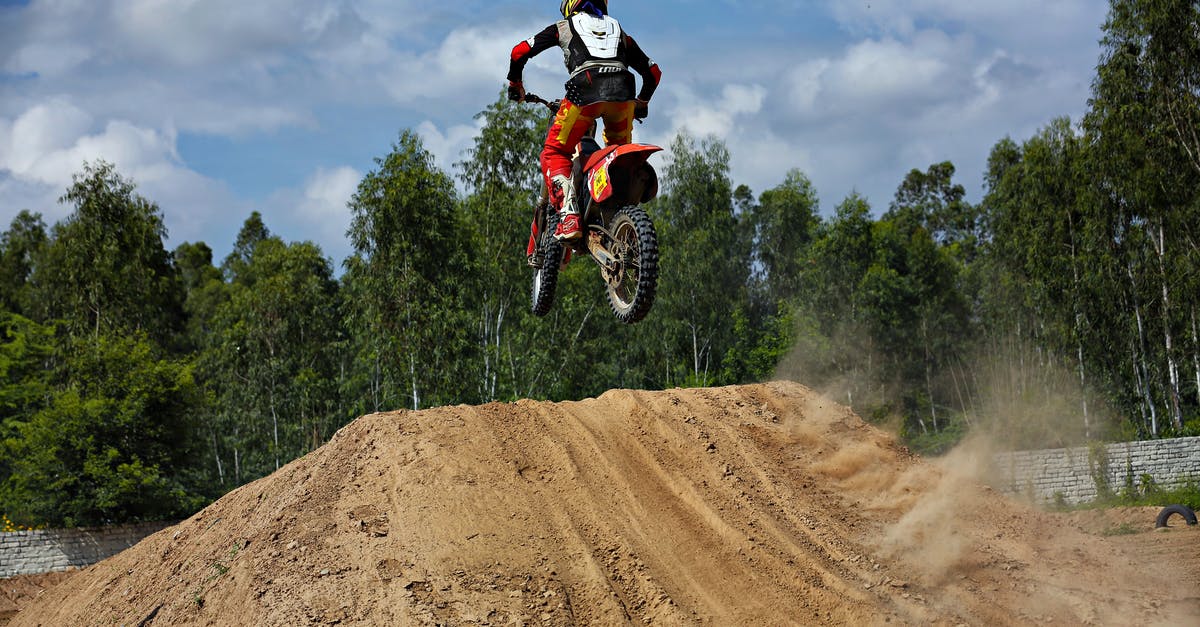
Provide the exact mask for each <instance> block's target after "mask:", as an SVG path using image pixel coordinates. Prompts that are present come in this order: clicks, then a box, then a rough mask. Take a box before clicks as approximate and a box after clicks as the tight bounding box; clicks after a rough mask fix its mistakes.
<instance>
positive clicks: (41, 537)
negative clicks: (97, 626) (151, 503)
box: [0, 522, 174, 579]
mask: <svg viewBox="0 0 1200 627" xmlns="http://www.w3.org/2000/svg"><path fill="white" fill-rule="evenodd" d="M173 524H174V523H169V522H153V523H140V524H136V525H124V526H120V527H95V528H87V529H46V530H39V531H14V532H9V533H0V579H3V578H6V577H16V576H17V575H39V574H42V573H50V572H55V571H62V570H69V569H71V568H83V567H85V566H90V565H92V564H95V563H96V562H99V561H100V560H103V559H105V558H107V557H111V556H113V555H116V554H117V553H120V552H121V551H124V550H125V549H127V548H129V547H131V546H133V545H135V544H137V543H138V542H141V541H142V539H143V538H145V537H146V536H149V535H150V534H152V533H155V532H157V531H159V530H162V529H165V528H166V527H169V526H171V525H173Z"/></svg>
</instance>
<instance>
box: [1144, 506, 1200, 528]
mask: <svg viewBox="0 0 1200 627" xmlns="http://www.w3.org/2000/svg"><path fill="white" fill-rule="evenodd" d="M1175 514H1179V515H1180V516H1183V519H1184V520H1185V521H1187V524H1189V525H1194V524H1196V512H1194V511H1192V508H1190V507H1188V506H1186V505H1168V506H1166V507H1164V508H1163V509H1162V511H1161V512H1159V513H1158V519H1157V520H1155V521H1154V527H1155V528H1156V529H1162V528H1163V527H1166V526H1167V519H1169V518H1170V517H1171V516H1173V515H1175Z"/></svg>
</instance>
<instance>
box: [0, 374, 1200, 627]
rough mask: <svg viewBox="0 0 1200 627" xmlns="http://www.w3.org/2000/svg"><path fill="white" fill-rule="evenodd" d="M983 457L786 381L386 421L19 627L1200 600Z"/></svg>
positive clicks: (833, 619)
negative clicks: (913, 447) (872, 421)
mask: <svg viewBox="0 0 1200 627" xmlns="http://www.w3.org/2000/svg"><path fill="white" fill-rule="evenodd" d="M980 457H981V456H979V455H974V456H973V455H971V454H970V453H969V452H963V453H962V454H960V455H958V456H952V457H951V458H950V459H949V460H948V461H947V463H946V465H944V466H943V465H932V464H928V463H924V462H921V461H920V460H917V459H915V458H913V457H912V456H911V455H909V454H908V453H907V452H906V451H905V450H904V449H903V448H901V447H899V446H897V445H896V444H895V443H894V442H893V440H892V439H891V438H890V437H889V436H888V435H886V434H884V433H882V432H880V431H878V430H876V429H874V428H872V427H870V426H868V425H866V424H864V423H863V422H862V421H861V420H860V419H859V418H857V417H856V416H855V415H853V414H852V413H850V412H849V411H848V410H846V409H845V408H843V407H840V406H838V405H835V404H832V403H829V402H828V401H826V400H824V399H822V398H820V397H819V396H817V395H815V394H814V393H812V392H811V391H810V390H808V389H807V388H804V387H802V386H799V385H796V384H791V383H773V384H766V385H753V386H745V387H731V388H721V389H701V390H670V391H664V392H630V391H613V392H609V393H606V394H604V395H602V396H601V397H600V398H597V399H588V400H585V401H581V402H567V403H539V402H531V401H521V402H518V403H515V404H499V403H494V404H490V405H485V406H481V407H466V406H459V407H448V408H440V409H433V410H428V411H420V412H394V413H386V414H377V415H371V416H366V417H363V418H361V419H359V420H357V421H355V422H354V423H353V424H351V425H349V426H347V427H346V428H344V429H342V430H341V431H340V432H339V433H338V434H337V435H336V436H335V437H334V438H333V439H332V440H331V441H330V442H329V443H328V444H327V445H325V446H324V447H322V448H320V449H319V450H317V451H314V452H313V453H311V454H309V455H307V456H305V457H304V458H302V459H299V460H297V461H295V462H293V463H292V464H289V465H288V466H286V467H285V468H283V469H282V470H280V471H279V472H277V473H275V474H274V475H271V476H270V477H267V478H264V479H262V480H260V481H257V482H254V483H252V484H249V485H246V486H244V487H242V488H240V489H238V490H235V491H234V492H232V493H230V494H229V495H227V496H226V497H225V498H222V499H221V500H220V501H218V502H216V503H214V504H213V505H212V506H210V507H208V508H206V509H205V510H204V511H202V512H200V513H198V514H197V515H195V516H193V517H192V518H190V519H189V520H187V521H184V522H183V523H180V524H179V525H177V526H175V527H172V528H169V529H166V530H164V531H162V532H159V533H157V534H155V535H153V536H151V537H149V538H147V539H146V540H145V541H143V542H141V543H140V544H138V545H137V546H135V547H133V548H132V549H129V550H127V551H125V552H123V553H121V554H120V555H117V556H115V557H113V558H110V559H108V560H106V561H104V562H101V563H100V564H97V565H95V566H93V567H90V568H88V569H86V570H84V571H81V572H79V573H76V574H75V575H73V576H71V577H70V578H69V579H67V580H66V581H64V582H63V583H62V584H60V585H59V586H57V587H55V588H52V589H50V590H48V591H46V592H45V593H43V594H42V595H41V598H40V599H38V600H37V601H35V602H34V603H33V604H32V605H30V606H28V607H27V608H25V609H24V610H22V611H21V612H20V613H19V614H17V616H16V617H15V619H14V621H13V623H12V624H13V625H37V624H43V625H68V624H97V623H101V624H129V625H135V624H136V625H173V624H214V625H215V624H246V625H251V624H253V625H298V624H333V623H339V624H447V625H459V624H491V625H508V624H551V625H566V624H630V623H637V624H693V623H711V624H743V625H748V624H771V625H777V624H789V623H790V624H855V625H865V624H884V623H892V624H897V623H899V624H943V625H960V624H972V625H980V624H1023V623H1026V624H1040V623H1043V622H1050V621H1053V622H1054V623H1057V624H1063V623H1065V624H1079V623H1091V624H1128V623H1131V622H1135V623H1141V624H1147V623H1149V624H1153V623H1167V622H1169V621H1171V620H1174V619H1180V620H1188V621H1194V620H1196V619H1197V618H1200V598H1198V597H1200V592H1198V591H1197V590H1196V588H1195V587H1192V586H1187V585H1183V584H1180V583H1179V582H1178V581H1174V580H1172V579H1171V578H1169V577H1162V576H1160V575H1158V574H1156V573H1160V572H1162V570H1163V569H1159V568H1155V567H1154V566H1153V565H1147V567H1145V568H1143V567H1140V566H1139V565H1138V564H1137V563H1136V562H1135V559H1134V557H1133V555H1132V554H1131V553H1130V552H1129V551H1127V550H1126V549H1125V548H1123V547H1122V546H1121V545H1119V544H1117V543H1114V542H1111V541H1110V540H1109V539H1107V538H1104V537H1100V536H1096V535H1088V534H1086V533H1084V532H1082V531H1080V530H1078V529H1076V528H1074V527H1073V526H1071V525H1064V524H1060V523H1061V522H1062V519H1061V518H1056V517H1054V516H1053V515H1050V514H1044V513H1040V512H1037V511H1034V510H1031V509H1029V508H1026V507H1025V506H1023V505H1020V504H1017V503H1014V502H1012V501H1010V500H1007V499H1005V498H1003V497H1001V496H999V495H997V494H995V493H993V492H992V491H991V490H989V489H987V488H985V487H983V486H982V485H981V484H979V483H977V482H976V481H975V480H974V478H973V475H972V473H971V472H970V471H971V469H972V468H973V467H974V465H975V462H976V461H978V460H979V459H980ZM1179 533H1187V530H1180V532H1179ZM1164 535H1165V534H1148V536H1149V537H1151V538H1154V537H1164ZM1193 546H1195V545H1193ZM1192 563H1193V564H1195V563H1196V560H1195V559H1194V558H1193V559H1192Z"/></svg>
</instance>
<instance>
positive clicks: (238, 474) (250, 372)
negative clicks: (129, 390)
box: [200, 215, 344, 485]
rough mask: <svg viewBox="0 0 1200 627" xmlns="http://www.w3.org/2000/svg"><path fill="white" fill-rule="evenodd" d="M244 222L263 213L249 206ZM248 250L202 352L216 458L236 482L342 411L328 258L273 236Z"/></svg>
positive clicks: (291, 451) (278, 459) (309, 443)
mask: <svg viewBox="0 0 1200 627" xmlns="http://www.w3.org/2000/svg"><path fill="white" fill-rule="evenodd" d="M246 224H247V228H248V229H256V228H257V227H259V226H261V224H262V222H261V218H259V217H258V216H256V215H252V216H251V217H250V219H248V220H247V223H246ZM246 230H247V229H243V232H245V231H246ZM259 232H265V229H259ZM244 253H245V256H241V255H238V257H237V262H236V263H237V267H238V274H237V275H236V276H235V277H234V279H233V280H232V281H231V283H230V284H229V285H228V287H227V291H228V297H227V298H226V299H225V300H223V301H222V302H221V303H220V304H219V305H218V306H217V310H216V313H215V315H214V317H213V321H212V332H211V333H210V334H209V335H208V336H207V337H208V341H207V344H206V349H205V351H204V353H203V354H202V355H201V358H200V371H201V375H202V376H201V379H202V381H203V382H204V385H205V387H206V388H207V389H208V390H209V391H210V394H211V395H212V397H213V405H214V412H213V414H214V415H212V416H211V417H210V420H211V422H210V438H209V440H210V442H211V443H212V448H213V451H212V458H213V459H214V460H215V463H216V470H217V474H218V476H219V479H220V480H221V481H222V482H226V481H230V480H232V481H233V483H234V484H235V485H236V484H240V483H242V482H244V481H246V480H249V479H253V478H257V477H260V476H263V475H265V474H268V473H270V472H272V471H274V470H277V469H279V467H280V466H281V465H282V464H284V463H286V462H288V461H290V460H292V459H294V458H295V457H298V456H300V455H303V454H304V453H307V452H308V451H310V450H312V449H314V448H316V447H317V446H319V445H321V444H322V443H324V442H325V440H326V439H327V438H328V437H329V436H330V435H332V434H333V431H334V430H335V429H337V428H338V427H341V426H342V423H343V416H344V414H343V413H342V411H341V409H340V407H339V400H338V396H337V393H338V383H339V381H338V367H339V360H338V358H339V351H340V349H341V346H340V337H341V325H340V320H339V319H338V316H337V311H338V293H337V282H336V281H335V280H334V279H333V270H332V267H331V265H330V262H329V260H327V259H326V258H325V257H324V256H323V255H322V254H321V251H320V249H319V248H318V247H317V246H316V245H315V244H312V243H310V242H301V243H294V244H285V243H284V242H283V241H282V240H281V239H279V238H277V237H273V236H269V235H268V236H266V237H265V239H260V240H258V241H257V243H256V244H255V245H254V246H253V248H251V249H248V250H245V251H244ZM231 257H232V255H231ZM227 469H228V470H227ZM227 472H228V475H230V476H227Z"/></svg>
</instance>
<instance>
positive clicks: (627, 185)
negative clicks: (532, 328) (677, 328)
mask: <svg viewBox="0 0 1200 627" xmlns="http://www.w3.org/2000/svg"><path fill="white" fill-rule="evenodd" d="M525 102H533V103H536V104H540V105H544V106H546V107H547V108H549V109H550V110H551V111H552V112H555V113H557V112H558V107H559V104H560V102H559V101H554V102H549V101H546V100H543V99H542V98H539V97H538V96H535V95H533V94H526V95H525ZM594 135H595V128H594V127H593V128H592V132H590V133H588V134H587V135H586V136H584V138H583V141H581V142H580V143H579V149H578V150H577V151H576V153H575V158H574V164H573V169H572V173H573V177H574V178H573V182H574V184H575V198H577V199H578V200H577V203H578V204H579V206H578V207H577V209H578V210H579V217H580V222H581V224H582V226H583V230H584V236H583V237H581V238H579V239H576V240H570V241H565V242H560V241H558V240H556V239H554V229H555V227H557V226H558V211H557V210H556V209H555V208H554V205H553V203H551V202H550V198H549V194H548V190H546V189H545V186H543V189H542V196H541V199H540V200H539V201H538V204H537V207H536V208H535V209H534V216H533V234H532V235H531V236H530V238H529V249H528V250H527V255H528V261H529V265H530V266H532V267H533V269H534V274H533V290H532V293H531V296H532V300H533V314H534V315H536V316H544V315H546V314H547V313H549V312H550V308H551V306H552V305H553V304H554V290H555V288H556V287H557V285H558V271H559V270H560V269H561V268H562V267H564V266H566V265H567V263H568V262H569V261H570V260H571V255H572V253H574V254H579V255H587V256H590V257H591V258H592V259H593V260H594V261H595V262H596V263H597V264H598V265H599V266H600V276H601V278H603V279H604V283H605V285H606V286H607V291H608V303H609V305H611V307H612V312H613V315H615V316H616V317H617V319H618V320H620V321H621V322H624V323H626V324H633V323H635V322H638V321H640V320H642V319H643V318H645V317H646V314H648V313H650V307H651V305H653V304H654V294H655V291H656V290H657V288H658V235H657V234H656V233H655V232H654V223H653V222H651V221H650V217H649V216H648V215H646V211H645V210H644V209H642V208H641V207H640V206H639V205H641V204H642V203H646V202H649V201H650V200H652V199H654V197H655V196H657V195H658V174H657V173H655V171H654V168H653V167H652V166H651V165H650V164H649V163H646V159H648V158H649V157H650V155H652V154H654V153H656V152H658V151H660V150H662V148H659V147H658V146H651V145H649V144H625V145H620V146H609V147H607V148H603V149H602V148H600V145H599V144H598V143H596V139H595V137H594Z"/></svg>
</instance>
